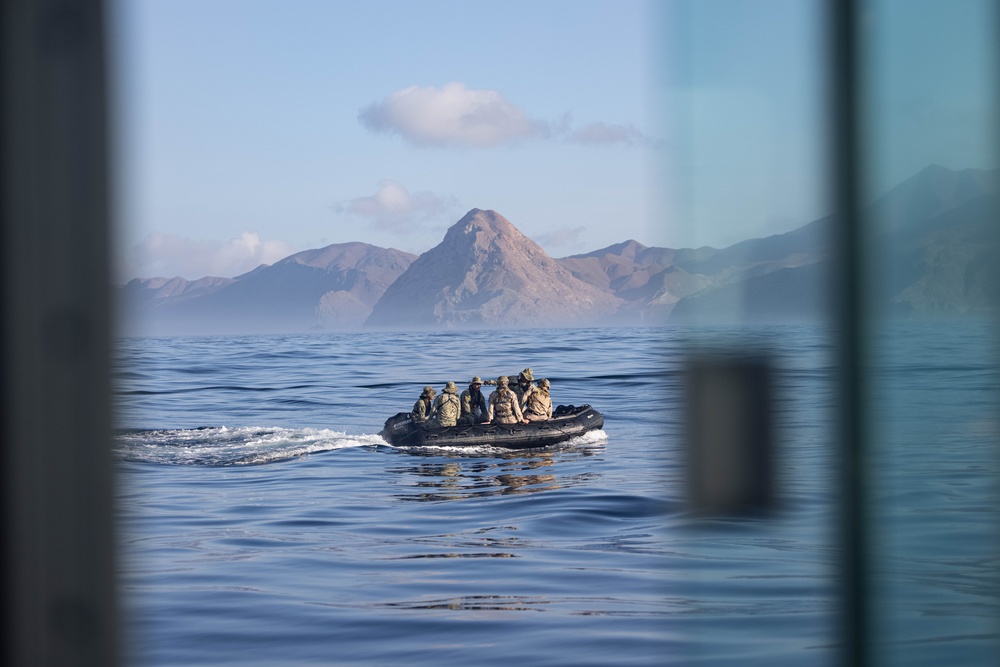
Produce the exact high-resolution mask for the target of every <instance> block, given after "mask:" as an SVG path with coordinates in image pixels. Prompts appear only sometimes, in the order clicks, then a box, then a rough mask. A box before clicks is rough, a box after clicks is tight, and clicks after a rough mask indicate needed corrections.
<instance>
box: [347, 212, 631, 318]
mask: <svg viewBox="0 0 1000 667" xmlns="http://www.w3.org/2000/svg"><path fill="white" fill-rule="evenodd" d="M620 305H621V299H619V298H618V297H616V296H614V295H613V294H610V293H609V292H608V291H607V290H604V289H600V288H599V287H597V286H595V285H593V284H590V283H587V282H584V281H582V280H580V279H578V278H576V277H574V276H573V274H572V273H570V271H568V270H567V269H566V268H564V267H563V266H562V265H561V264H560V263H559V262H557V261H556V260H554V259H552V258H551V257H549V256H548V254H546V252H545V251H544V250H542V248H541V247H539V246H538V244H536V243H535V242H534V241H532V240H531V239H529V238H528V237H526V236H525V235H524V234H522V233H521V232H520V231H518V229H517V228H516V227H514V225H512V224H511V223H510V222H509V221H508V220H507V219H505V218H504V217H503V216H501V215H500V214H498V213H497V212H495V211H481V210H479V209H472V210H471V211H469V212H468V213H467V214H466V215H465V216H464V217H463V218H462V219H461V220H459V221H458V222H456V223H455V224H454V225H452V226H451V228H449V229H448V231H447V233H446V234H445V237H444V240H442V241H441V243H440V244H438V245H437V246H435V247H433V248H431V249H430V250H428V251H427V252H425V253H424V254H422V255H421V256H420V257H418V258H417V259H416V260H415V261H414V262H413V263H412V264H410V266H409V268H407V270H406V272H405V273H403V275H401V276H400V277H399V279H398V280H397V281H396V282H395V283H393V284H392V285H390V286H389V288H388V289H387V290H386V291H385V294H383V295H382V298H381V299H379V301H378V303H376V304H375V307H374V308H373V309H372V313H371V315H370V316H369V317H368V320H367V321H366V322H365V325H366V326H370V327H439V326H445V327H460V326H462V327H466V326H472V327H544V326H569V325H579V324H593V323H595V322H597V321H599V320H601V319H602V318H606V317H608V316H610V315H612V314H613V313H615V311H617V310H618V307H619V306H620Z"/></svg>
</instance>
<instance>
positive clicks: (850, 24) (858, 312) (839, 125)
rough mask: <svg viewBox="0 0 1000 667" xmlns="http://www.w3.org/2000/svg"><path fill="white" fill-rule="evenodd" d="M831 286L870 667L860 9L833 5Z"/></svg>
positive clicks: (846, 617) (844, 505) (859, 602)
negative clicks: (860, 126)
mask: <svg viewBox="0 0 1000 667" xmlns="http://www.w3.org/2000/svg"><path fill="white" fill-rule="evenodd" d="M828 12H829V19H828V20H829V26H830V32H829V39H830V46H831V47H832V48H831V50H830V84H831V85H830V87H831V95H830V99H831V106H832V111H833V113H832V121H833V128H832V132H831V141H830V147H831V157H832V161H833V164H832V165H831V166H832V169H831V172H830V173H831V184H830V185H831V189H832V193H833V197H832V200H833V206H834V211H833V220H834V221H835V224H834V226H833V230H832V231H833V239H832V241H833V244H832V247H833V253H834V255H833V256H834V261H835V266H836V269H835V270H834V271H833V275H834V276H836V279H835V280H833V281H832V285H831V286H832V288H833V290H834V292H835V294H834V299H833V304H834V308H835V309H836V310H835V323H836V335H837V341H836V343H837V366H838V368H839V373H840V374H839V377H838V378H837V380H838V387H839V391H838V396H839V401H838V405H839V410H838V415H837V416H838V419H837V424H838V426H839V429H840V433H839V434H837V435H838V436H839V437H838V440H839V443H840V461H841V467H840V480H841V485H840V531H839V534H838V536H839V539H840V545H839V546H840V552H841V561H840V562H841V613H840V627H841V642H842V646H843V661H844V664H847V665H855V666H857V667H861V666H863V665H867V664H868V663H869V660H868V646H869V636H868V628H869V604H868V602H869V599H868V581H867V579H868V577H867V565H868V560H867V558H868V544H867V539H866V538H867V531H868V524H867V520H866V518H867V504H866V494H867V479H866V476H865V473H866V468H865V407H866V405H867V401H866V397H865V391H864V390H865V381H864V377H863V370H864V367H865V365H864V360H863V353H864V340H865V321H864V314H865V310H864V305H863V304H864V299H865V296H866V295H865V289H866V284H865V267H864V263H863V261H862V234H861V179H862V176H863V171H862V170H863V165H862V162H861V157H860V156H861V151H860V146H859V143H860V131H859V124H860V119H859V115H860V75H859V68H860V63H859V61H860V56H861V54H860V40H859V39H858V29H859V25H860V23H859V21H860V6H859V2H857V1H856V0H830V1H829V3H828Z"/></svg>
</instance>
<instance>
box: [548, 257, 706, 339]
mask: <svg viewBox="0 0 1000 667" xmlns="http://www.w3.org/2000/svg"><path fill="white" fill-rule="evenodd" d="M717 252H719V251H717V250H716V249H714V248H700V249H698V250H691V249H684V250H672V249H670V248H651V247H647V246H644V245H643V244H641V243H639V242H638V241H634V240H628V241H625V242H624V243H616V244H615V245H612V246H608V247H607V248H602V249H601V250H595V251H593V252H589V253H586V254H583V255H573V256H571V257H564V258H562V259H559V260H557V261H558V262H559V263H560V264H561V265H562V266H563V267H564V268H566V269H568V270H569V272H570V273H572V274H573V277H575V278H578V279H580V280H582V281H584V282H586V283H589V284H591V285H593V286H595V287H597V288H599V289H601V290H604V291H608V292H611V293H612V294H614V295H615V296H616V297H618V298H619V299H621V300H622V302H623V304H622V306H621V308H620V309H619V312H618V313H617V315H616V317H615V320H616V322H617V323H618V324H639V323H655V322H658V321H659V322H662V321H663V320H664V319H665V318H666V316H667V314H669V312H670V310H671V308H672V307H673V304H675V303H676V302H677V301H678V300H679V299H681V298H682V297H684V296H687V295H688V294H694V293H696V292H698V291H700V290H702V289H705V288H706V287H708V286H709V285H710V284H711V282H710V280H709V279H708V278H707V277H705V276H702V275H699V274H695V273H691V272H689V271H687V270H685V269H684V268H683V266H684V265H687V264H691V263H697V262H698V261H703V260H706V259H708V258H709V257H711V256H712V255H713V254H715V253H717Z"/></svg>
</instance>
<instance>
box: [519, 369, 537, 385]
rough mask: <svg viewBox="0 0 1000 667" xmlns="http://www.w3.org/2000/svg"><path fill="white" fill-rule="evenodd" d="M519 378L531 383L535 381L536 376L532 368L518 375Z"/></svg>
mask: <svg viewBox="0 0 1000 667" xmlns="http://www.w3.org/2000/svg"><path fill="white" fill-rule="evenodd" d="M517 378H518V379H519V380H527V381H528V382H531V381H532V380H534V379H535V376H534V375H533V374H532V373H531V369H530V368H525V369H524V370H523V371H521V374H520V375H518V376H517Z"/></svg>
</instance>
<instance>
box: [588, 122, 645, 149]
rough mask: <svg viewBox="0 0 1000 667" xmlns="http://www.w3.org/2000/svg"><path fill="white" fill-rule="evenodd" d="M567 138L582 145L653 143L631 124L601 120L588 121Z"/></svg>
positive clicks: (641, 144)
mask: <svg viewBox="0 0 1000 667" xmlns="http://www.w3.org/2000/svg"><path fill="white" fill-rule="evenodd" d="M568 138H569V141H571V142H573V143H576V144H582V145H584V146H594V145H605V146H607V145H613V144H621V145H624V146H643V145H653V144H654V143H655V142H653V141H652V140H651V139H650V138H649V137H647V136H646V135H645V134H643V133H642V132H641V131H639V130H638V129H637V128H636V127H635V126H633V125H631V124H628V125H619V124H615V123H602V122H596V123H590V124H588V125H584V126H583V127H581V128H579V129H578V130H573V131H572V132H570V134H569V137H568Z"/></svg>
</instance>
